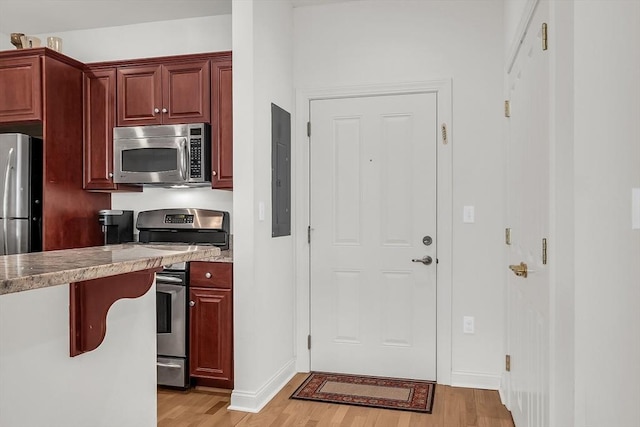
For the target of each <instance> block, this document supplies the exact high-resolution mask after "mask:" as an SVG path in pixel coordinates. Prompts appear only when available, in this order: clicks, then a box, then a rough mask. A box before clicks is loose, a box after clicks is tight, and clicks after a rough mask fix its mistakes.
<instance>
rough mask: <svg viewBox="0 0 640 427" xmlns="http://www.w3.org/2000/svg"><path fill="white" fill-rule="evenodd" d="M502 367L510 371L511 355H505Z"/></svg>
mask: <svg viewBox="0 0 640 427" xmlns="http://www.w3.org/2000/svg"><path fill="white" fill-rule="evenodd" d="M504 369H505V370H506V371H507V372H511V356H510V355H508V354H507V355H506V357H505V360H504Z"/></svg>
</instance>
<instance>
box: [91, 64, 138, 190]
mask: <svg viewBox="0 0 640 427" xmlns="http://www.w3.org/2000/svg"><path fill="white" fill-rule="evenodd" d="M83 93H84V188H85V190H107V191H109V190H114V191H115V190H128V191H142V187H140V186H132V185H124V186H122V185H118V184H114V183H113V126H115V122H116V70H115V68H112V69H108V70H100V71H93V72H88V73H85V75H84V85H83Z"/></svg>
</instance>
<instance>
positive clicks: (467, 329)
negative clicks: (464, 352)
mask: <svg viewBox="0 0 640 427" xmlns="http://www.w3.org/2000/svg"><path fill="white" fill-rule="evenodd" d="M474 321H475V319H474V318H473V317H472V316H464V317H463V318H462V332H464V333H465V334H474V333H475V332H476V328H475V325H474V323H475V322H474Z"/></svg>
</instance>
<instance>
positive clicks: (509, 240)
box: [504, 228, 511, 245]
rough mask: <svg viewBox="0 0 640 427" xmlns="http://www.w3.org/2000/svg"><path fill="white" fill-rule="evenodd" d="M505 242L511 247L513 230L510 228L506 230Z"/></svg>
mask: <svg viewBox="0 0 640 427" xmlns="http://www.w3.org/2000/svg"><path fill="white" fill-rule="evenodd" d="M504 242H505V243H506V244H507V245H511V229H510V228H505V229H504Z"/></svg>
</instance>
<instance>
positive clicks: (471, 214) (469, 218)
mask: <svg viewBox="0 0 640 427" xmlns="http://www.w3.org/2000/svg"><path fill="white" fill-rule="evenodd" d="M462 222H464V223H466V224H472V223H474V222H476V213H475V207H473V206H465V207H464V208H463V210H462Z"/></svg>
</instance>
